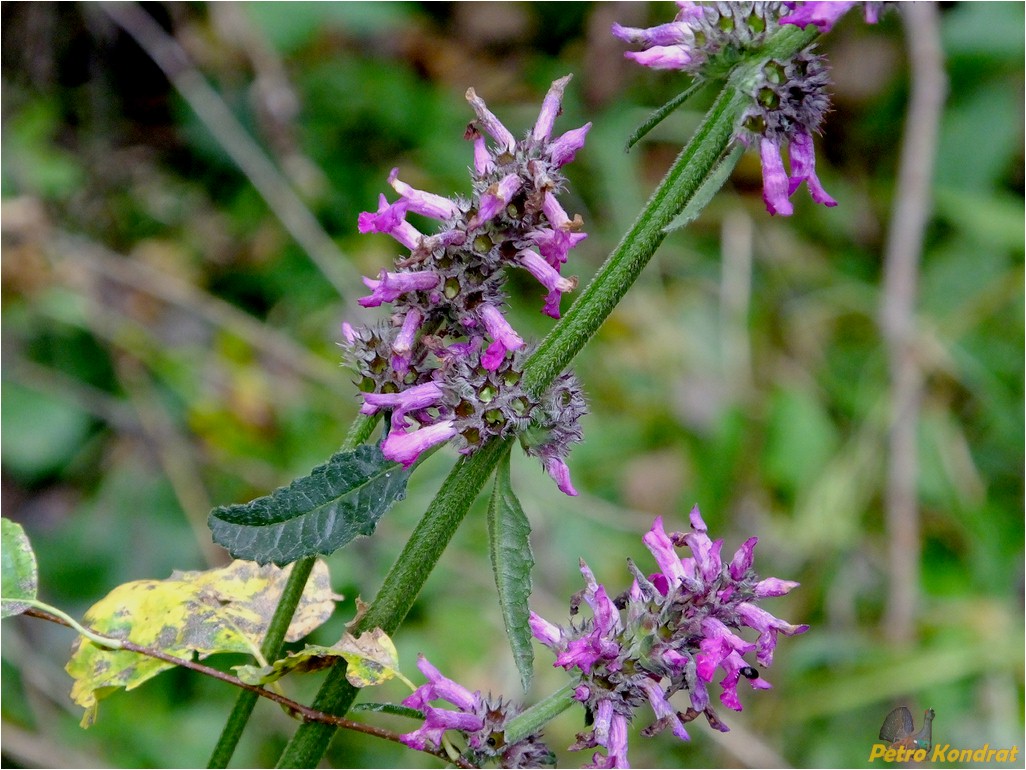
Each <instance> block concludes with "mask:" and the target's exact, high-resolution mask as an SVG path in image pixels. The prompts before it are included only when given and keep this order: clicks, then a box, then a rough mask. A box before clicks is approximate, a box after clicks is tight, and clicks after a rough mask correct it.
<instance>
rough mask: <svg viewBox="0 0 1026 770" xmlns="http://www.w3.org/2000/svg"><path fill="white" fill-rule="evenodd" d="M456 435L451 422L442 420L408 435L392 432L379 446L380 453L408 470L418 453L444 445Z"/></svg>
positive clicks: (454, 427) (396, 431) (418, 455)
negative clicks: (436, 445) (437, 445)
mask: <svg viewBox="0 0 1026 770" xmlns="http://www.w3.org/2000/svg"><path fill="white" fill-rule="evenodd" d="M455 435H456V426H455V425H454V424H453V421H452V420H442V421H440V422H436V423H434V424H433V425H425V426H424V427H422V428H418V429H417V430H415V431H411V432H410V433H403V432H402V431H398V430H393V431H392V432H391V433H389V434H388V438H386V439H385V441H384V443H383V444H382V445H381V452H382V454H384V455H385V457H387V458H388V459H389V460H392V461H393V462H397V463H402V466H403V467H404V468H409V467H410V466H411V465H413V463H415V462H416V461H417V458H418V457H420V453H421V452H423V451H425V450H427V449H430V448H431V447H433V446H434V445H435V444H444V443H445V442H446V441H448V440H449V439H451V438H452V437H453V436H455Z"/></svg>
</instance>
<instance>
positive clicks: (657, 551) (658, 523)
mask: <svg viewBox="0 0 1026 770" xmlns="http://www.w3.org/2000/svg"><path fill="white" fill-rule="evenodd" d="M641 542H643V543H644V544H645V547H646V548H648V550H649V551H651V553H652V556H653V558H655V560H656V564H658V565H659V569H660V570H662V573H663V575H665V576H666V579H667V580H668V581H669V584H670V586H673V587H677V586H678V585H680V583H681V581H682V580H683V579H684V577H685V576H684V570H683V568H682V567H681V563H680V557H679V556H678V555H677V551H675V550H674V548H673V543H672V542H670V538H669V537H667V536H666V530H664V529H663V517H662V516H657V517H656V519H655V521H653V522H652V528H651V529H650V530H649V531H648V532H646V533H645V535H644V537H642V538H641ZM657 587H658V584H657ZM660 593H662V591H660ZM663 595H664V596H665V595H666V594H665V593H663Z"/></svg>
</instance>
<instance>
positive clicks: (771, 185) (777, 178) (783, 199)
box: [759, 137, 794, 217]
mask: <svg viewBox="0 0 1026 770" xmlns="http://www.w3.org/2000/svg"><path fill="white" fill-rule="evenodd" d="M759 157H760V158H761V159H762V200H763V201H764V202H765V204H766V210H767V211H768V212H769V213H770V214H780V215H781V216H785V217H789V216H791V214H793V213H794V207H793V206H792V205H791V201H789V200H788V199H787V194H788V190H787V188H788V179H787V174H786V173H784V160H783V158H781V157H780V148H779V147H778V146H777V144H776V142H773V141H772V140H770V139H766V138H765V137H763V138H762V140H761V141H760V142H759Z"/></svg>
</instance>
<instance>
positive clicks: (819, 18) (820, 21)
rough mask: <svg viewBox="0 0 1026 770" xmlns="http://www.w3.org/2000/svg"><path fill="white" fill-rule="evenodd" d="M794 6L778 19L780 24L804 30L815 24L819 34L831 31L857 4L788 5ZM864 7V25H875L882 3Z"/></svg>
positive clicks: (820, 3)
mask: <svg viewBox="0 0 1026 770" xmlns="http://www.w3.org/2000/svg"><path fill="white" fill-rule="evenodd" d="M790 5H792V6H796V7H795V8H794V10H793V11H791V13H790V14H788V15H787V16H783V17H781V19H780V23H781V24H794V25H795V26H796V27H801V28H802V29H805V28H806V27H807V26H809V25H810V24H815V25H816V26H817V27H818V28H819V31H820V32H824V33H825V32H829V31H830V30H831V29H833V26H834V24H836V23H837V21H838V19H840V18H841V17H842V16H844V14H846V13H847V12H848V11H850V10H851V9H852V8H854V7H855V6H856V5H858V3H851V2H807V3H790ZM863 5H864V6H865V17H866V24H876V22H877V19H879V17H880V7H881V6H882V5H883V3H877V2H867V3H863Z"/></svg>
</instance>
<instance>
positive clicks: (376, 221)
mask: <svg viewBox="0 0 1026 770" xmlns="http://www.w3.org/2000/svg"><path fill="white" fill-rule="evenodd" d="M408 207H409V202H408V201H406V200H398V201H396V202H395V203H391V204H390V203H389V202H388V199H387V198H385V196H384V195H381V196H379V198H378V210H377V211H376V212H371V211H364V212H363V213H362V214H360V215H359V216H358V217H357V218H356V227H357V229H358V230H359V231H360V232H361V233H385V234H386V235H391V236H392V237H393V238H395V239H396V240H397V241H399V243H401V244H402V245H403V246H405V247H406V248H408V249H414V248H416V247H417V244H418V243H420V239H421V238H423V237H424V236H423V235H422V234H421V232H420V231H419V230H418V229H417V228H416V227H414V226H413V225H411V224H410V223H409V222H407V221H406V211H407V209H408Z"/></svg>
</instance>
